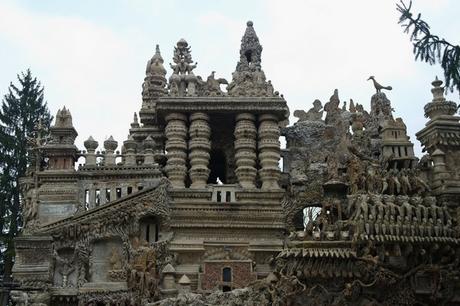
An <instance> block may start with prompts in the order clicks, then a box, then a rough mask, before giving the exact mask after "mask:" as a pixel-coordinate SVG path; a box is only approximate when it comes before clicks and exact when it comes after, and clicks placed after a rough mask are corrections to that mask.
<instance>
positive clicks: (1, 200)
mask: <svg viewBox="0 0 460 306" xmlns="http://www.w3.org/2000/svg"><path fill="white" fill-rule="evenodd" d="M17 79H18V81H19V85H18V86H16V85H14V84H13V83H10V86H9V88H8V93H7V94H6V95H5V96H4V97H3V100H2V105H1V109H0V214H1V216H0V229H1V240H0V254H1V256H0V267H1V266H2V269H1V272H2V274H3V278H4V280H5V281H7V280H9V279H10V276H11V269H12V266H13V262H14V244H13V243H14V237H16V236H17V234H18V232H19V230H20V228H21V193H20V187H19V178H20V177H22V176H24V175H25V174H26V169H27V166H28V165H29V164H30V161H31V158H32V156H29V154H28V151H27V140H28V138H29V137H35V136H36V135H35V134H36V132H37V131H36V128H35V127H36V125H37V123H38V122H39V120H41V122H42V125H43V127H44V128H45V129H48V128H49V125H50V123H51V120H52V117H51V115H50V112H49V110H48V106H47V103H46V102H45V101H44V96H43V91H44V89H43V87H42V85H41V84H40V82H39V81H38V80H37V79H36V78H34V77H32V74H31V72H30V70H27V71H26V72H25V73H24V72H22V73H21V74H20V75H17Z"/></svg>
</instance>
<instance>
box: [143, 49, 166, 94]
mask: <svg viewBox="0 0 460 306" xmlns="http://www.w3.org/2000/svg"><path fill="white" fill-rule="evenodd" d="M163 63H164V60H163V57H161V53H160V46H159V45H156V48H155V54H154V55H153V57H152V58H151V59H150V60H149V61H148V62H147V67H146V69H145V79H144V83H143V84H142V89H143V90H142V99H143V100H144V102H148V101H149V100H150V99H154V98H158V97H160V96H163V95H165V94H166V93H167V89H166V78H165V76H166V69H165V68H164V66H163Z"/></svg>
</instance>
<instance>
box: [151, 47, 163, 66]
mask: <svg viewBox="0 0 460 306" xmlns="http://www.w3.org/2000/svg"><path fill="white" fill-rule="evenodd" d="M155 60H158V61H159V62H160V63H162V64H163V63H164V60H163V57H162V56H161V52H160V45H158V44H157V45H156V46H155V54H154V55H153V57H152V62H155Z"/></svg>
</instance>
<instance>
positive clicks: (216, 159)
mask: <svg viewBox="0 0 460 306" xmlns="http://www.w3.org/2000/svg"><path fill="white" fill-rule="evenodd" d="M209 169H210V170H211V173H210V174H209V178H208V184H216V183H217V178H219V179H220V181H221V182H222V183H224V184H226V183H227V182H226V180H227V173H226V172H227V162H226V159H225V154H224V152H222V151H221V150H212V151H211V158H210V161H209Z"/></svg>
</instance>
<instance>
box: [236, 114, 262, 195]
mask: <svg viewBox="0 0 460 306" xmlns="http://www.w3.org/2000/svg"><path fill="white" fill-rule="evenodd" d="M254 121H255V117H254V115H252V114H249V113H243V114H238V115H237V116H236V126H235V151H236V154H235V160H236V170H235V172H236V176H237V177H238V182H239V183H240V185H241V187H243V188H255V180H256V175H257V170H256V167H255V166H256V159H257V155H256V137H257V129H256V126H255V124H254Z"/></svg>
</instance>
